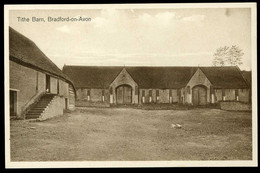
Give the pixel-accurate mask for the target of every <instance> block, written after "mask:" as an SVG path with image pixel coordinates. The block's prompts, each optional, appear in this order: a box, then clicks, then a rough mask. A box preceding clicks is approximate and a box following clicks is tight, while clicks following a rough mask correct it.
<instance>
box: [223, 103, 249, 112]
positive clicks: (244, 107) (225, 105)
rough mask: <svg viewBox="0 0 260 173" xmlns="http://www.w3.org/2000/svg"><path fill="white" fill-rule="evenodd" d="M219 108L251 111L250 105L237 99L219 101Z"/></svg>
mask: <svg viewBox="0 0 260 173" xmlns="http://www.w3.org/2000/svg"><path fill="white" fill-rule="evenodd" d="M219 104H220V109H223V110H232V111H251V110H252V105H250V104H247V103H243V102H239V101H225V102H223V101H221V102H219Z"/></svg>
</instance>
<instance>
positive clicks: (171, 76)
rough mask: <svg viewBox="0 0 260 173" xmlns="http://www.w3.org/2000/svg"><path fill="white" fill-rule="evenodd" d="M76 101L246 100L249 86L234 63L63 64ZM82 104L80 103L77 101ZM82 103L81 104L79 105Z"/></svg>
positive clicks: (175, 101)
mask: <svg viewBox="0 0 260 173" xmlns="http://www.w3.org/2000/svg"><path fill="white" fill-rule="evenodd" d="M63 72H64V73H65V74H66V75H68V76H69V77H70V79H72V80H73V82H74V84H75V87H76V92H77V100H76V103H78V102H81V103H82V102H83V103H84V102H85V103H86V105H87V103H88V102H92V103H95V102H101V103H102V102H103V103H109V104H151V103H168V104H174V103H181V104H190V105H195V106H197V105H207V104H211V103H212V104H214V103H217V102H219V101H240V102H246V103H247V102H249V100H250V94H249V93H250V92H249V91H250V87H249V85H248V83H247V81H246V80H245V79H244V78H243V76H242V74H241V71H240V69H239V68H238V67H237V66H232V67H231V66H230V67H118V66H116V67H111V66H110V67H109V66H99V67H96V66H67V65H65V66H64V67H63ZM81 105H82V104H81ZM83 105H84V104H83Z"/></svg>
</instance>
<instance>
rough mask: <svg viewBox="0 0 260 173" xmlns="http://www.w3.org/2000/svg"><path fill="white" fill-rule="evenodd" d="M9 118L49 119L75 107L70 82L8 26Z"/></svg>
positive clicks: (34, 47) (42, 54)
mask: <svg viewBox="0 0 260 173" xmlns="http://www.w3.org/2000/svg"><path fill="white" fill-rule="evenodd" d="M9 80H10V117H11V118H26V119H30V118H49V117H52V116H56V115H60V114H63V110H64V109H69V110H73V109H74V108H75V92H76V90H75V88H74V85H73V83H72V81H71V80H70V79H69V77H68V76H66V75H65V74H63V73H62V71H61V70H60V69H59V68H58V67H57V66H56V65H55V64H54V63H53V62H52V61H51V60H50V59H49V58H48V57H47V56H46V55H45V54H44V53H43V52H42V51H41V50H40V49H39V48H38V47H37V46H36V44H35V43H34V42H32V41H31V40H30V39H28V38H26V37H25V36H23V35H22V34H20V33H18V32H17V31H15V30H14V29H12V28H11V27H10V28H9Z"/></svg>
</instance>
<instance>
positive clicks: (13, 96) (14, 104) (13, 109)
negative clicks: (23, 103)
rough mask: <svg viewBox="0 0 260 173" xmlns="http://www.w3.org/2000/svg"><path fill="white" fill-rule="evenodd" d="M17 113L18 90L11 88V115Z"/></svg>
mask: <svg viewBox="0 0 260 173" xmlns="http://www.w3.org/2000/svg"><path fill="white" fill-rule="evenodd" d="M16 115H17V91H12V90H10V116H11V117H13V116H16Z"/></svg>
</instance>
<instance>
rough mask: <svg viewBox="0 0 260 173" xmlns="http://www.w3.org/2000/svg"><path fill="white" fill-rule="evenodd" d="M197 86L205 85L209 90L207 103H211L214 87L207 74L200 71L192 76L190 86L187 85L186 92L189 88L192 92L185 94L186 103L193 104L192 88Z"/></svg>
mask: <svg viewBox="0 0 260 173" xmlns="http://www.w3.org/2000/svg"><path fill="white" fill-rule="evenodd" d="M196 85H203V86H205V87H206V88H207V102H208V103H209V102H210V97H211V96H210V86H211V85H212V84H211V82H210V81H209V80H208V78H207V77H206V76H205V74H204V73H203V72H202V71H201V70H200V69H198V70H197V71H196V72H195V74H194V75H193V76H192V78H191V79H190V81H189V82H188V84H187V85H186V88H185V89H186V90H187V87H188V86H189V87H190V92H189V93H188V92H185V95H184V97H185V103H189V104H191V103H192V88H193V87H195V86H196Z"/></svg>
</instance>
